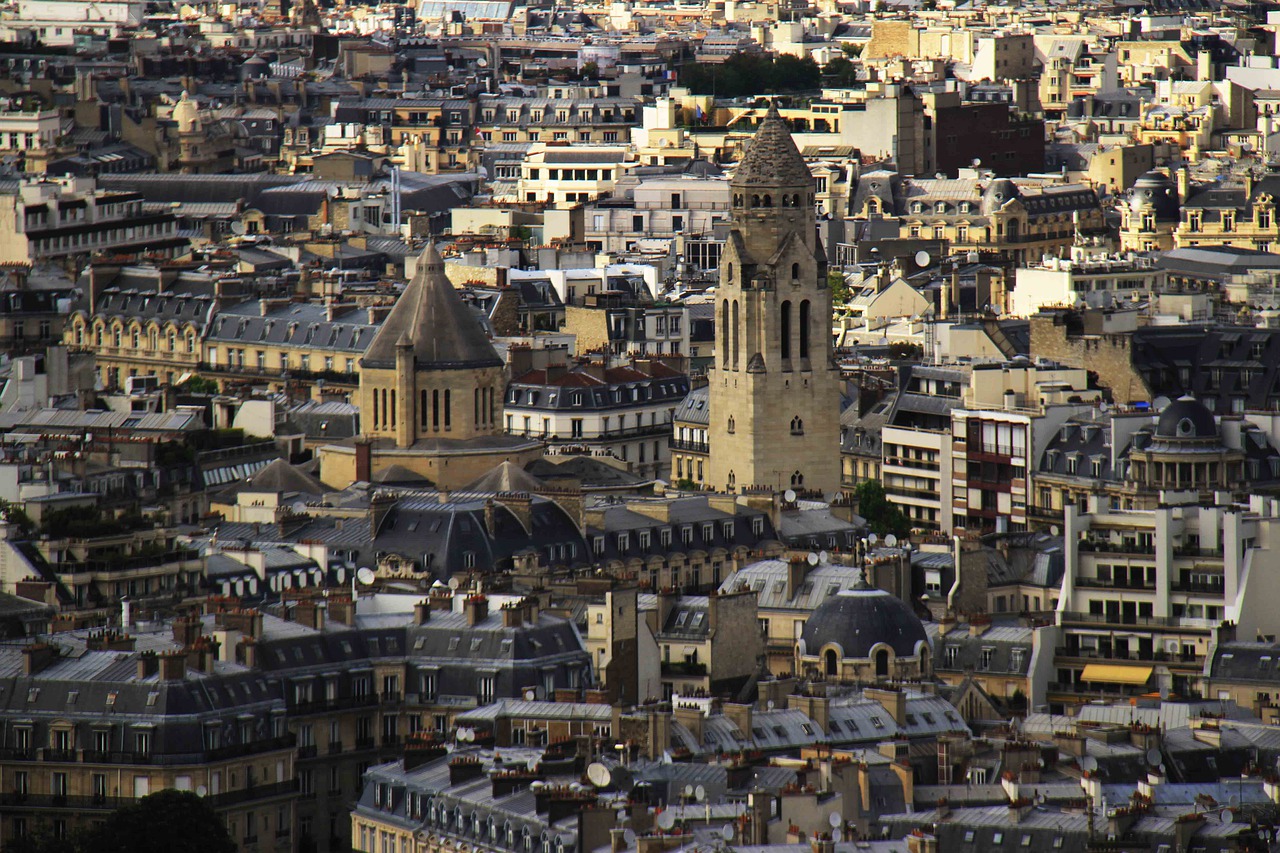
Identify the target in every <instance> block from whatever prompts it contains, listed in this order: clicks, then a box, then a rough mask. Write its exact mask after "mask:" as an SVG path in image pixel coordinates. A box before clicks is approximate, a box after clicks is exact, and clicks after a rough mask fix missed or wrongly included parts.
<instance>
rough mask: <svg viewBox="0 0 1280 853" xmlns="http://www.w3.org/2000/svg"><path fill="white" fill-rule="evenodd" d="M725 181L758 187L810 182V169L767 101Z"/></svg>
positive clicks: (811, 183) (780, 118)
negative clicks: (751, 134) (743, 150)
mask: <svg viewBox="0 0 1280 853" xmlns="http://www.w3.org/2000/svg"><path fill="white" fill-rule="evenodd" d="M729 183H730V186H734V187H759V188H763V187H796V186H803V187H806V188H808V187H812V186H813V173H812V172H810V171H809V167H808V166H807V165H805V162H804V158H803V157H801V156H800V149H798V148H796V143H795V140H793V139H792V138H791V131H790V130H788V129H787V123H786V122H785V121H784V120H783V118H782V115H781V114H780V113H779V112H778V108H777V106H775V105H770V107H769V112H768V113H767V114H766V115H765V117H764V121H762V122H761V123H760V127H759V129H758V130H756V135H755V136H754V137H752V139H751V142H750V143H748V144H747V151H746V153H745V154H744V155H743V156H742V162H740V163H739V164H738V168H737V169H736V170H735V171H734V173H733V179H732V180H731V181H730V182H729Z"/></svg>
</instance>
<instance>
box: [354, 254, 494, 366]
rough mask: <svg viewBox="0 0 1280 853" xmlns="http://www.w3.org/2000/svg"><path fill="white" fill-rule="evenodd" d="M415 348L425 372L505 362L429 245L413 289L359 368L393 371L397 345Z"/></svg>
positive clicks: (402, 297) (420, 260)
mask: <svg viewBox="0 0 1280 853" xmlns="http://www.w3.org/2000/svg"><path fill="white" fill-rule="evenodd" d="M401 346H408V347H410V348H411V349H412V350H413V361H414V365H415V366H416V367H417V368H418V369H423V368H445V369H450V368H465V369H475V368H479V367H502V364H503V362H502V359H501V358H500V357H499V356H498V353H497V351H496V350H495V349H494V348H493V344H492V343H490V341H489V337H488V335H486V334H485V332H484V327H483V326H482V325H481V318H480V315H479V314H477V313H476V312H475V311H473V310H471V309H470V308H468V307H467V306H466V305H465V304H464V303H463V301H462V299H461V298H460V297H459V296H458V293H457V291H455V290H454V289H453V285H452V284H450V283H449V279H448V277H446V276H445V274H444V260H443V259H442V258H441V257H440V253H439V252H438V251H436V247H435V244H434V243H433V244H429V245H428V246H427V248H426V251H424V252H423V253H422V255H421V257H419V258H418V269H417V271H416V272H415V273H414V276H413V280H412V281H410V282H409V286H408V287H406V288H405V289H404V293H402V294H400V298H399V299H398V300H397V301H396V305H395V307H394V308H392V309H391V313H390V314H388V315H387V319H386V321H385V322H383V324H382V328H381V329H379V330H378V334H377V335H375V336H374V338H373V341H372V342H371V343H370V344H369V349H367V350H366V351H365V355H364V359H363V360H362V361H361V364H362V365H364V366H366V367H394V366H395V364H396V350H397V348H398V347H401Z"/></svg>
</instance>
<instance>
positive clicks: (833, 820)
mask: <svg viewBox="0 0 1280 853" xmlns="http://www.w3.org/2000/svg"><path fill="white" fill-rule="evenodd" d="M827 823H829V824H831V828H832V829H839V828H840V824H842V823H844V818H842V817H841V816H840V812H832V813H831V817H829V818H827Z"/></svg>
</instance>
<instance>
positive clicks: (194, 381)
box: [178, 376, 218, 394]
mask: <svg viewBox="0 0 1280 853" xmlns="http://www.w3.org/2000/svg"><path fill="white" fill-rule="evenodd" d="M178 390H179V391H186V392H187V393H188V394H217V393H218V383H217V382H215V381H214V380H212V379H206V378H204V377H203V376H192V377H191V378H190V379H188V380H187V381H186V382H183V383H182V384H181V385H179V386H178Z"/></svg>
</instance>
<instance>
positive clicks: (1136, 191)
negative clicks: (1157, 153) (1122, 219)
mask: <svg viewBox="0 0 1280 853" xmlns="http://www.w3.org/2000/svg"><path fill="white" fill-rule="evenodd" d="M1129 209H1130V210H1154V211H1155V214H1156V220H1157V221H1163V222H1176V221H1177V220H1178V219H1179V218H1180V216H1179V213H1178V209H1179V201H1178V191H1177V188H1176V187H1174V185H1173V181H1172V180H1170V178H1169V176H1168V175H1166V174H1165V173H1164V172H1157V171H1155V170H1152V171H1150V172H1147V173H1146V174H1144V175H1143V176H1142V177H1140V178H1138V180H1136V181H1134V183H1133V189H1131V190H1130V191H1129Z"/></svg>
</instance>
